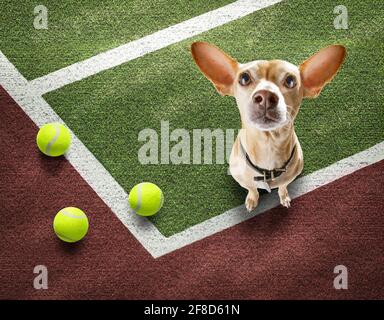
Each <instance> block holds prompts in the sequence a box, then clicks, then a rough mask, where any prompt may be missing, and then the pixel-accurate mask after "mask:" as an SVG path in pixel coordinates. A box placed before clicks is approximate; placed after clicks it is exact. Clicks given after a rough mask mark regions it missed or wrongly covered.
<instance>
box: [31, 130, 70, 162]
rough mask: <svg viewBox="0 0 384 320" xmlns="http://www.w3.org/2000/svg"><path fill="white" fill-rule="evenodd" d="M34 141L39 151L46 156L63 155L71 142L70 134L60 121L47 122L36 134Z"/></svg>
mask: <svg viewBox="0 0 384 320" xmlns="http://www.w3.org/2000/svg"><path fill="white" fill-rule="evenodd" d="M36 143H37V146H38V147H39V149H40V151H41V152H42V153H44V154H46V155H47V156H51V157H58V156H61V155H63V154H64V153H65V152H66V151H67V150H68V148H69V146H70V144H71V134H70V133H69V130H68V128H67V127H65V126H64V125H62V124H61V123H48V124H46V125H44V126H42V127H41V128H40V130H39V132H38V134H37V137H36Z"/></svg>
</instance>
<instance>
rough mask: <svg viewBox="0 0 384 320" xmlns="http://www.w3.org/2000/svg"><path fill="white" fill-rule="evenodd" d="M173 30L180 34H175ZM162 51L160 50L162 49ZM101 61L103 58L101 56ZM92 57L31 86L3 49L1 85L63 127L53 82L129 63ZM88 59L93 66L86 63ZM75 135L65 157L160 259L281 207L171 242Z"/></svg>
mask: <svg viewBox="0 0 384 320" xmlns="http://www.w3.org/2000/svg"><path fill="white" fill-rule="evenodd" d="M246 2H247V3H248V4H249V2H250V1H238V2H236V3H237V4H239V3H241V4H244V3H246ZM254 2H256V1H252V3H254ZM275 2H277V1H259V2H258V3H264V4H266V3H269V4H272V3H275ZM226 7H227V6H226ZM218 10H220V9H218ZM215 11H216V10H215ZM254 11H255V10H254ZM228 14H229V13H228ZM200 17H201V16H200ZM231 17H233V16H231ZM239 17H240V16H239ZM232 20H234V19H232ZM188 21H189V20H188ZM228 21H230V20H228ZM228 21H227V22H228ZM221 24H223V23H221ZM179 25H180V24H179ZM218 25H220V24H218ZM212 28H213V27H212ZM171 31H172V32H176V31H174V30H171ZM201 32H202V31H201ZM196 34H197V33H196ZM170 36H171V35H170ZM165 40H166V39H165ZM181 40H182V39H181ZM179 41H180V40H179ZM176 42H177V41H176ZM123 47H124V46H123ZM162 47H164V46H162ZM160 48H161V47H159V48H158V49H160ZM158 49H156V50H158ZM111 51H112V50H111ZM123 51H124V50H123ZM148 52H150V51H148ZM148 52H145V53H148ZM145 53H144V54H145ZM104 54H107V56H104V58H103V59H107V60H108V59H109V58H113V56H112V57H111V56H108V53H104ZM124 54H126V56H125V57H126V58H127V57H128V56H129V55H127V52H125V53H124ZM98 57H99V58H100V55H98ZM102 57H103V56H102ZM99 58H98V59H99ZM92 59H93V58H91V59H88V60H85V61H83V62H80V63H79V64H75V65H77V67H74V66H75V65H73V66H69V67H68V68H64V69H62V70H59V71H57V72H54V73H52V74H51V75H48V78H44V77H42V78H40V79H41V80H43V81H42V82H39V81H37V79H36V80H33V81H32V83H33V84H34V85H33V86H31V82H28V81H27V80H26V79H25V78H24V77H23V76H22V75H21V74H20V73H19V72H18V71H17V69H16V68H15V67H14V66H13V65H12V64H11V63H10V62H9V61H8V59H7V58H6V57H5V56H4V55H3V53H2V52H1V51H0V85H2V86H3V87H4V88H5V90H6V91H7V92H8V93H9V94H10V95H11V96H12V98H13V99H14V100H15V101H16V102H17V103H18V104H19V106H20V107H21V108H22V109H23V110H24V112H25V113H26V114H27V115H28V116H29V117H30V118H31V119H32V121H34V122H35V123H36V124H37V125H38V126H39V127H40V126H42V125H43V124H45V123H47V122H61V123H64V122H63V121H62V120H61V119H60V117H59V116H58V115H57V114H56V113H55V112H54V111H53V109H52V108H51V107H50V106H49V104H48V103H47V102H46V101H45V100H44V99H43V98H42V96H41V95H42V93H44V92H48V91H51V90H54V89H55V88H56V86H55V83H53V84H49V82H50V81H53V82H54V81H60V79H61V77H64V78H63V79H62V81H63V82H60V83H59V84H60V85H59V87H61V86H63V85H66V84H68V83H71V82H73V81H78V80H80V79H82V78H85V77H88V76H90V75H92V74H95V73H97V72H100V71H102V70H105V69H106V68H111V67H113V66H115V65H118V64H116V61H120V63H124V62H126V61H129V60H125V59H123V60H121V59H120V60H119V58H118V57H116V59H118V60H116V61H114V62H113V63H112V64H111V62H104V61H102V60H98V59H96V60H92ZM86 61H88V62H87V63H85V62H86ZM90 61H91V62H92V61H93V62H94V63H96V64H97V65H96V66H95V68H92V66H91V65H90V64H89V63H90ZM98 63H99V64H98ZM83 68H84V69H83ZM60 74H62V76H60ZM65 77H67V78H65ZM79 77H80V78H79ZM44 79H45V80H44ZM45 90H48V91H45ZM72 137H73V142H72V147H71V150H70V152H69V153H68V154H67V156H66V157H67V159H68V160H69V161H70V163H71V164H72V166H73V167H74V168H75V169H76V170H77V171H78V172H79V173H80V175H81V176H82V177H83V178H84V180H85V181H87V183H88V184H89V185H90V186H91V187H92V188H93V189H94V190H95V192H96V193H97V194H98V196H99V197H100V198H101V199H102V200H103V201H104V202H105V203H106V204H107V205H108V206H109V207H110V208H111V210H112V211H113V212H114V214H115V215H116V216H117V217H118V218H119V219H120V220H121V221H122V223H123V224H124V225H125V226H126V227H127V228H128V230H129V231H130V232H131V233H132V234H133V235H134V237H136V239H137V240H138V241H139V242H140V243H141V244H142V245H143V246H144V247H145V248H146V249H147V250H148V252H149V253H150V254H151V255H152V256H153V257H155V258H157V257H160V256H162V255H164V254H167V253H169V252H172V251H174V250H177V249H179V248H182V247H184V246H186V245H188V244H191V243H193V242H195V241H198V240H201V239H203V238H205V237H208V236H210V235H212V234H214V233H217V232H220V231H222V230H224V229H226V228H229V227H231V226H234V225H236V224H238V223H240V222H243V221H245V220H248V219H250V218H252V217H254V216H255V215H257V214H260V213H262V212H264V211H266V210H268V209H271V208H273V207H275V206H277V205H279V201H278V196H277V195H276V192H273V193H272V194H269V195H266V196H263V197H262V198H261V200H260V205H259V206H258V208H257V209H256V210H255V211H254V212H252V213H251V214H249V213H247V212H246V210H245V208H244V206H239V207H236V208H233V209H231V210H228V211H227V212H225V213H223V214H221V215H219V216H216V217H214V218H211V219H209V220H207V221H204V222H202V223H200V224H198V225H195V226H193V227H191V228H189V229H187V230H185V231H183V232H181V233H178V234H175V235H173V236H171V237H169V238H166V237H164V236H163V235H162V234H161V233H160V232H159V231H158V230H157V228H156V227H155V226H154V225H153V224H152V223H151V222H149V221H148V220H147V219H145V218H140V217H138V216H136V215H135V214H133V213H132V212H130V209H129V208H128V202H127V198H128V195H127V193H126V192H125V191H124V190H123V188H122V187H121V186H120V185H119V184H118V183H117V182H116V181H115V180H114V179H113V177H112V176H111V175H110V173H109V172H108V171H107V170H106V169H105V168H104V167H103V166H102V164H101V163H100V162H98V160H97V159H96V158H95V157H94V155H93V154H92V153H91V152H90V151H89V150H88V149H87V148H86V147H85V146H84V144H83V143H82V142H81V141H80V140H79V139H78V138H77V137H76V136H75V135H74V133H73V132H72ZM383 159H384V142H382V143H379V144H377V145H375V146H373V147H372V148H369V149H368V150H366V151H363V152H361V153H358V154H356V155H354V156H351V157H349V158H346V159H343V160H341V161H339V162H337V163H335V164H333V165H331V166H329V167H327V168H325V169H321V170H319V171H317V172H314V173H312V174H311V175H308V176H306V177H303V178H299V179H298V180H296V181H295V182H294V183H292V184H291V185H290V186H289V191H290V195H291V197H292V198H295V197H298V196H300V195H303V194H305V193H307V192H310V191H312V190H314V189H316V188H318V187H320V186H322V185H325V184H327V183H330V182H332V181H334V180H336V179H339V178H340V177H342V176H345V175H348V174H350V173H352V172H354V171H356V170H358V169H360V168H363V167H366V166H368V165H370V164H373V163H375V162H377V161H380V160H383Z"/></svg>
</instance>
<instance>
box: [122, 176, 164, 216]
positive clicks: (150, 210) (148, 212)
mask: <svg viewBox="0 0 384 320" xmlns="http://www.w3.org/2000/svg"><path fill="white" fill-rule="evenodd" d="M128 201H129V206H130V207H131V208H132V209H133V210H134V211H135V212H136V213H137V214H138V215H140V216H144V217H147V216H152V215H154V214H155V213H156V212H158V211H159V210H160V209H161V207H162V206H163V203H164V196H163V192H162V191H161V189H160V188H159V187H158V186H157V185H155V184H153V183H150V182H142V183H139V184H137V185H135V186H134V187H133V188H132V190H131V192H130V193H129V197H128Z"/></svg>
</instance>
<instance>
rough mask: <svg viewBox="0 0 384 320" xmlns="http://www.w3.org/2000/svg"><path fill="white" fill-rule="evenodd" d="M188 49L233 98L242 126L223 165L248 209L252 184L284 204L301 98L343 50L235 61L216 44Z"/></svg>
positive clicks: (254, 200)
mask: <svg viewBox="0 0 384 320" xmlns="http://www.w3.org/2000/svg"><path fill="white" fill-rule="evenodd" d="M191 52H192V56H193V59H194V60H195V62H196V64H197V66H198V67H199V68H200V70H201V72H202V73H203V74H204V75H205V76H206V77H207V78H208V80H210V81H211V82H212V83H213V85H214V86H215V88H216V90H217V91H218V92H219V93H220V94H222V95H229V96H233V97H235V99H236V102H237V106H238V109H239V111H240V118H241V122H242V129H241V130H240V132H239V134H238V136H237V138H236V141H235V143H234V145H233V148H232V152H231V156H230V159H229V169H230V172H231V175H232V176H233V178H234V179H235V180H236V181H237V182H238V183H239V184H240V185H241V186H242V187H243V188H245V189H247V190H248V195H247V197H246V200H245V206H246V208H247V210H248V211H251V210H253V209H254V208H255V207H256V206H257V204H258V201H259V192H258V188H262V189H266V190H268V192H270V191H271V189H273V188H278V194H279V197H280V203H281V204H282V205H283V206H285V207H287V208H288V207H290V202H291V199H290V197H289V194H288V189H287V186H288V184H289V183H291V182H292V181H293V180H294V179H295V178H296V177H297V176H298V175H299V174H300V173H301V171H302V169H303V165H304V161H303V152H302V149H301V147H300V143H299V140H298V139H297V136H296V133H295V129H294V119H295V117H296V115H297V113H298V112H299V109H300V105H301V102H302V99H303V98H306V97H309V98H315V97H317V96H318V95H319V93H320V91H321V90H322V88H323V87H324V86H325V84H326V83H328V82H330V81H331V80H332V78H333V77H334V76H335V74H336V73H337V71H338V69H339V68H340V66H341V65H342V63H343V61H344V57H345V53H346V50H345V48H344V47H343V46H341V45H332V46H329V47H326V48H324V49H322V50H320V51H319V52H318V53H316V54H314V55H313V56H311V57H310V58H309V59H307V60H306V61H304V62H303V63H302V64H300V65H299V66H295V65H293V64H291V63H289V62H287V61H283V60H271V61H266V60H256V61H253V62H249V63H245V64H241V63H238V62H237V61H236V60H234V59H233V58H231V57H230V56H229V55H227V54H226V53H225V52H223V51H222V50H220V49H219V48H217V47H215V46H213V45H211V44H209V43H206V42H195V43H193V44H192V47H191Z"/></svg>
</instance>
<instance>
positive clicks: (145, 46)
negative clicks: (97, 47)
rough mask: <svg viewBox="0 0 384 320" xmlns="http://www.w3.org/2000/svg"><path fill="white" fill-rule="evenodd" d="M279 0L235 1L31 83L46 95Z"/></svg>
mask: <svg viewBox="0 0 384 320" xmlns="http://www.w3.org/2000/svg"><path fill="white" fill-rule="evenodd" d="M280 1H281V0H239V1H236V2H233V3H231V4H229V5H226V6H224V7H221V8H219V9H216V10H213V11H209V12H207V13H204V14H202V15H200V16H197V17H194V18H192V19H189V20H186V21H183V22H181V23H179V24H176V25H173V26H171V27H169V28H166V29H163V30H160V31H158V32H155V33H152V34H150V35H148V36H145V37H143V38H140V39H138V40H135V41H132V42H129V43H127V44H124V45H122V46H119V47H117V48H114V49H111V50H109V51H106V52H103V53H100V54H98V55H96V56H93V57H91V58H89V59H86V60H84V61H81V62H78V63H75V64H72V65H70V66H68V67H65V68H63V69H60V70H57V71H55V72H52V73H50V74H48V75H46V76H43V77H40V78H37V79H35V80H32V81H31V82H30V85H31V86H32V90H33V91H34V92H35V93H36V94H40V95H43V94H44V93H47V92H50V91H53V90H56V89H58V88H61V87H63V86H65V85H67V84H70V83H73V82H76V81H79V80H81V79H84V78H87V77H89V76H92V75H94V74H97V73H99V72H101V71H103V70H107V69H110V68H113V67H115V66H118V65H121V64H123V63H125V62H128V61H131V60H133V59H136V58H138V57H142V56H144V55H146V54H148V53H150V52H153V51H156V50H159V49H162V48H165V47H167V46H169V45H171V44H174V43H177V42H180V41H182V40H185V39H188V38H191V37H193V36H195V35H198V34H200V33H203V32H205V31H208V30H211V29H213V28H216V27H218V26H221V25H223V24H226V23H228V22H231V21H233V20H237V19H239V18H242V17H244V16H246V15H248V14H251V13H252V12H255V11H257V10H260V9H263V8H266V7H269V6H271V5H273V4H276V3H278V2H280Z"/></svg>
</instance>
